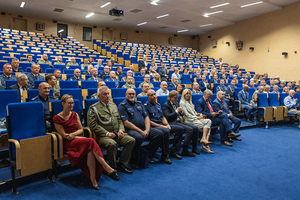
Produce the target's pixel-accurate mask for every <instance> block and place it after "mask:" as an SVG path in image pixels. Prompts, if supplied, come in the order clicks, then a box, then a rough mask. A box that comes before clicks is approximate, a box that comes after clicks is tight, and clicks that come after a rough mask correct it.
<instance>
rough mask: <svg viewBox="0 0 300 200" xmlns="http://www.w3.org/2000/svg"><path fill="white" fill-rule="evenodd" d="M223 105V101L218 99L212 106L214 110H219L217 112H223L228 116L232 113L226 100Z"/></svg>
mask: <svg viewBox="0 0 300 200" xmlns="http://www.w3.org/2000/svg"><path fill="white" fill-rule="evenodd" d="M223 104H224V106H223ZM223 104H222V103H221V101H220V100H219V99H218V98H216V99H215V100H214V102H213V105H212V106H213V109H214V110H217V111H219V110H223V113H226V114H230V113H232V112H231V110H229V108H228V105H227V103H226V102H225V101H224V100H223Z"/></svg>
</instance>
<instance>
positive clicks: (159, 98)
mask: <svg viewBox="0 0 300 200" xmlns="http://www.w3.org/2000/svg"><path fill="white" fill-rule="evenodd" d="M167 100H168V96H167V95H166V96H157V103H159V104H160V105H161V106H163V105H164V103H165V102H166V101H167ZM178 100H179V101H180V98H179V97H178Z"/></svg>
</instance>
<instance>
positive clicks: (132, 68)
mask: <svg viewBox="0 0 300 200" xmlns="http://www.w3.org/2000/svg"><path fill="white" fill-rule="evenodd" d="M129 69H130V71H131V72H132V74H131V76H135V72H134V66H133V65H129ZM128 71H129V70H128ZM128 71H127V72H128Z"/></svg>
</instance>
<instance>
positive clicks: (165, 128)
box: [144, 90, 184, 164]
mask: <svg viewBox="0 0 300 200" xmlns="http://www.w3.org/2000/svg"><path fill="white" fill-rule="evenodd" d="M147 97H148V102H146V103H145V104H144V105H145V109H146V111H147V113H148V116H149V118H150V125H151V126H152V127H155V128H157V129H159V130H161V131H162V132H164V135H169V136H170V135H174V141H173V146H172V147H171V149H170V156H171V157H174V158H176V159H179V160H181V159H182V157H181V156H180V155H179V154H178V152H177V149H180V143H181V139H182V134H183V133H184V129H183V127H181V126H177V125H175V124H169V123H168V121H167V119H166V118H165V117H164V115H163V113H162V109H161V105H160V104H159V103H156V101H157V96H156V93H155V91H154V90H149V91H148V92H147ZM166 140H169V137H168V138H166V139H164V143H165V144H163V146H165V147H166V148H165V150H164V154H162V160H163V161H164V162H165V163H167V164H168V163H170V161H169V160H168V153H169V145H167V144H169V142H168V141H166Z"/></svg>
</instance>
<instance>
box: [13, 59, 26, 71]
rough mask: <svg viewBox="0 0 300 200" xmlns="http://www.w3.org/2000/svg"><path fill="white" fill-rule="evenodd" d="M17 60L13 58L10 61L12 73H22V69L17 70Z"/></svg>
mask: <svg viewBox="0 0 300 200" xmlns="http://www.w3.org/2000/svg"><path fill="white" fill-rule="evenodd" d="M19 63H20V61H19V59H17V58H14V59H12V60H11V66H12V70H13V72H24V71H23V70H22V69H20V68H19Z"/></svg>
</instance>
